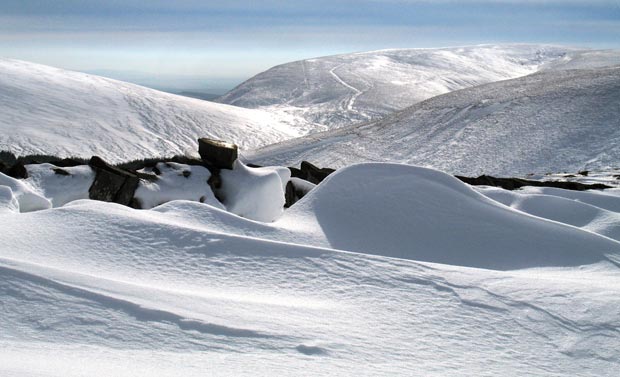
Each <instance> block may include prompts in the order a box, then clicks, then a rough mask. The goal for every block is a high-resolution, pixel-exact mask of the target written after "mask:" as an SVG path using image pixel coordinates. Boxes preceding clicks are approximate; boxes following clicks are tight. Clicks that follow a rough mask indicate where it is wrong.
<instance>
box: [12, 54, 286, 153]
mask: <svg viewBox="0 0 620 377" xmlns="http://www.w3.org/2000/svg"><path fill="white" fill-rule="evenodd" d="M291 122H294V120H292V119H291V117H289V118H287V119H283V118H282V117H278V116H274V115H272V114H268V113H266V112H264V111H261V110H251V109H243V108H237V107H233V106H228V105H222V104H216V103H211V102H205V101H201V100H196V99H190V98H186V97H181V96H176V95H172V94H168V93H163V92H159V91H156V90H152V89H148V88H144V87H141V86H137V85H133V84H128V83H123V82H120V81H115V80H111V79H106V78H103V77H98V76H92V75H88V74H83V73H77V72H70V71H65V70H61V69H57V68H52V67H48V66H43V65H38V64H33V63H28V62H23V61H16V60H8V59H0V150H10V151H12V152H14V153H16V154H28V153H48V154H56V155H61V156H70V155H78V156H90V155H93V154H98V155H101V156H103V157H104V158H106V159H109V160H111V161H120V160H127V159H132V158H144V157H148V156H155V155H173V154H182V153H184V152H185V150H186V149H191V150H195V149H196V148H195V146H196V138H197V137H213V138H221V139H225V140H229V141H234V142H236V143H238V144H239V145H240V146H242V147H244V148H251V147H258V146H261V145H266V144H270V143H273V142H276V141H281V140H284V139H287V138H290V137H292V136H295V135H298V133H296V131H294V130H293V129H292V128H291V127H290V123H291Z"/></svg>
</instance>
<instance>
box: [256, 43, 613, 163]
mask: <svg viewBox="0 0 620 377" xmlns="http://www.w3.org/2000/svg"><path fill="white" fill-rule="evenodd" d="M613 57H615V59H616V60H615V62H617V63H616V65H615V66H614V65H613V63H614V60H608V61H607V62H608V64H611V66H608V67H601V68H593V69H548V70H543V71H541V72H538V73H535V74H532V75H528V76H525V77H521V78H517V79H513V80H507V81H502V82H497V83H490V84H486V85H481V86H477V87H474V88H469V89H464V90H460V91H455V92H451V93H448V94H445V95H442V96H438V97H434V98H431V99H429V100H426V101H424V102H421V103H418V104H416V105H414V106H412V107H410V108H408V109H405V110H403V111H401V112H398V113H395V114H393V115H391V116H388V117H385V118H384V119H382V120H380V121H377V122H371V123H367V124H361V125H354V126H349V127H345V128H341V129H337V130H333V131H329V132H325V133H319V134H314V135H309V136H306V137H303V138H300V139H296V140H291V141H287V142H284V143H280V144H276V145H273V146H269V147H266V148H263V149H261V150H258V151H256V152H255V153H253V154H250V155H249V158H250V159H251V160H252V161H253V162H257V163H265V164H267V163H268V164H285V165H286V164H288V165H292V164H298V163H299V162H300V161H301V160H309V161H311V162H314V163H317V164H319V165H322V166H330V167H342V166H346V165H348V164H351V163H354V162H362V161H393V162H405V163H411V164H420V165H425V166H431V167H434V168H437V169H440V170H443V171H447V172H450V173H456V174H466V175H478V174H482V173H486V174H500V175H525V174H528V173H546V172H561V171H572V172H575V171H578V170H580V169H590V168H593V169H595V168H603V167H608V166H612V167H613V166H617V165H618V164H619V163H620V53H617V52H616V54H615V55H613ZM582 58H583V59H582V60H581V62H576V63H575V65H578V66H581V67H583V66H588V64H587V62H585V61H584V60H587V57H582ZM599 63H600V59H599ZM599 63H597V64H599ZM565 64H570V63H569V62H567V63H565ZM599 65H604V64H599ZM560 67H564V68H566V66H564V65H560ZM569 67H570V66H569Z"/></svg>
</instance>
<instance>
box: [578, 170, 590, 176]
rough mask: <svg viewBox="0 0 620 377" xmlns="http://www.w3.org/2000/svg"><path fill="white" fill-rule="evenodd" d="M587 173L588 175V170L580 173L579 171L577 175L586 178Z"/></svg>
mask: <svg viewBox="0 0 620 377" xmlns="http://www.w3.org/2000/svg"><path fill="white" fill-rule="evenodd" d="M589 173H590V172H589V171H588V170H582V171H580V172H579V173H577V174H581V175H583V176H584V177H587V176H588V174H589Z"/></svg>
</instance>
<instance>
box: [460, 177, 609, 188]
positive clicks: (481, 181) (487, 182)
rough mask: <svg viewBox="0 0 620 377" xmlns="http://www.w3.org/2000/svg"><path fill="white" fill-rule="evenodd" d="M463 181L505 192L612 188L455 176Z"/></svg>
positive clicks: (558, 182) (554, 182)
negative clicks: (533, 187)
mask: <svg viewBox="0 0 620 377" xmlns="http://www.w3.org/2000/svg"><path fill="white" fill-rule="evenodd" d="M455 177H456V178H458V179H460V180H461V181H463V182H465V183H468V184H470V185H473V186H495V187H501V188H503V189H505V190H515V189H518V188H521V187H523V186H536V187H555V188H561V189H565V190H574V191H584V190H603V189H608V188H612V187H611V186H607V185H604V184H601V183H596V184H592V185H588V184H585V183H579V182H563V181H531V180H527V179H521V178H497V177H492V176H490V175H481V176H479V177H478V178H472V177H462V176H458V175H456V176H455Z"/></svg>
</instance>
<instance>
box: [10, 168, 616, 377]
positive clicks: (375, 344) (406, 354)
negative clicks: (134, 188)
mask: <svg viewBox="0 0 620 377" xmlns="http://www.w3.org/2000/svg"><path fill="white" fill-rule="evenodd" d="M176 170H177V169H170V171H168V172H167V175H168V176H170V177H171V176H172V175H173V174H176V176H177V177H178V172H177V171H176ZM194 174H196V176H197V177H198V176H199V172H198V171H193V172H192V175H194ZM276 175H277V174H276ZM203 178H204V177H203ZM179 179H187V178H185V177H183V176H181V177H179ZM278 180H279V178H278ZM174 187H177V186H174ZM279 189H281V182H280V184H279ZM11 195H12V194H11V190H9V189H6V188H4V186H0V208H3V206H4V207H6V204H5V203H6V202H7V200H8V201H10V202H13V205H12V206H13V207H14V203H15V202H14V201H13V200H12V199H11V198H10V197H11ZM0 225H1V226H2V232H1V233H0V241H1V242H0V297H2V305H0V348H1V349H2V350H3V351H2V352H0V374H3V375H39V376H40V375H43V376H83V375H94V374H99V375H101V374H104V375H114V376H132V375H136V374H144V373H147V374H149V375H152V376H165V375H184V376H203V375H204V373H205V370H209V371H210V372H213V373H216V374H220V372H221V374H223V375H227V374H230V375H235V376H242V375H252V376H273V375H274V374H277V375H303V374H313V375H373V376H394V375H403V376H410V375H412V374H414V375H415V374H416V373H417V374H419V375H425V376H426V375H436V376H444V375H446V374H451V375H463V376H465V375H507V374H513V373H514V371H518V372H519V373H524V374H527V375H532V376H545V375H549V374H550V373H551V374H557V375H575V374H581V375H597V376H606V375H607V376H612V375H613V373H614V372H613V371H614V370H616V368H615V367H616V365H617V360H618V356H619V355H618V350H619V349H620V341H619V339H620V337H618V330H617V329H618V328H620V322H619V318H620V317H619V316H618V307H620V289H619V288H618V287H620V273H619V271H620V270H619V269H618V266H617V265H616V264H614V263H610V260H612V259H613V256H614V255H617V253H618V245H620V243H618V242H615V241H613V240H611V239H608V238H605V237H601V236H598V235H596V234H593V233H589V232H586V231H583V230H581V229H578V228H576V227H572V226H568V225H562V224H560V223H556V222H551V221H547V220H543V219H541V218H537V217H533V216H530V215H527V214H524V213H523V212H520V211H517V210H514V209H510V208H509V207H506V206H503V205H502V204H500V203H498V202H495V201H492V200H491V199H488V198H486V197H484V196H483V195H481V194H479V193H477V192H475V191H474V190H472V189H471V188H469V186H467V185H465V184H463V183H462V182H460V181H458V180H456V179H454V178H452V177H449V176H447V175H446V174H443V173H440V172H437V171H433V170H429V169H424V168H418V167H410V166H404V165H386V164H364V165H358V166H353V167H350V168H347V169H343V170H342V171H338V172H336V173H335V174H333V175H332V176H330V177H329V178H328V179H327V180H326V181H325V182H323V183H322V184H320V185H318V186H317V187H316V188H315V189H313V191H311V192H310V193H309V194H308V195H307V196H306V197H304V198H303V199H302V200H301V201H300V202H298V203H297V204H295V205H294V206H292V207H291V208H290V209H289V210H288V211H287V212H286V213H285V215H284V216H283V217H282V218H281V219H280V220H278V221H276V222H275V223H270V224H265V223H260V222H255V221H251V220H248V219H244V218H241V217H239V216H236V215H234V214H231V213H228V212H224V211H222V210H220V209H218V208H215V207H212V206H210V205H208V204H203V203H199V202H189V201H173V202H169V203H166V204H163V205H161V206H158V207H156V208H155V209H153V210H134V209H132V208H129V207H125V206H121V205H118V204H114V203H105V202H96V201H91V200H77V201H73V202H71V203H68V204H66V205H65V206H63V207H59V208H53V209H50V210H46V211H37V212H30V213H16V212H14V211H11V210H9V211H2V210H1V209H0ZM477 238H480V241H478V240H477ZM504 239H506V240H504ZM508 241H514V243H515V244H510V243H509V242H508ZM398 243H400V247H398ZM318 246H320V247H318ZM336 247H338V248H340V249H344V250H350V251H356V253H351V252H342V251H341V250H336V249H335V248H336ZM431 247H432V248H433V249H432V250H431V249H429V248H431ZM369 254H376V255H369ZM383 255H388V256H391V257H385V256H383ZM393 256H402V257H404V258H422V259H425V258H426V257H428V258H427V259H428V261H434V262H445V263H455V264H453V265H447V264H438V263H433V264H429V263H421V262H419V261H416V260H413V259H402V258H393ZM465 256H468V257H469V259H466V258H465ZM526 258H529V259H526ZM461 265H468V266H476V267H483V269H480V268H473V269H472V268H468V267H462V266H461ZM545 266H547V267H545ZM524 267H536V268H532V269H523V268H524ZM550 267H551V268H550ZM486 268H496V269H499V270H510V271H499V270H489V269H486ZM360 360H372V363H360ZM248 364H251V365H252V368H250V369H248ZM205 368H208V369H205Z"/></svg>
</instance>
